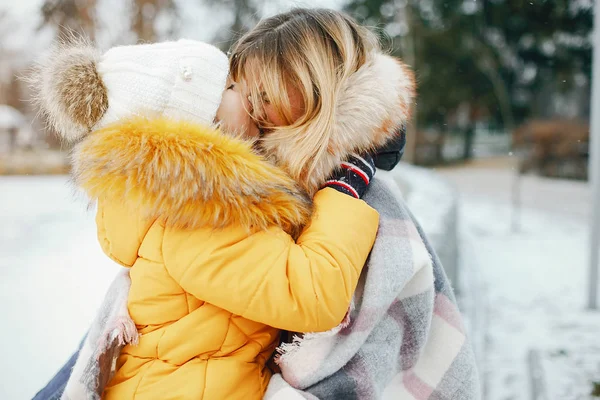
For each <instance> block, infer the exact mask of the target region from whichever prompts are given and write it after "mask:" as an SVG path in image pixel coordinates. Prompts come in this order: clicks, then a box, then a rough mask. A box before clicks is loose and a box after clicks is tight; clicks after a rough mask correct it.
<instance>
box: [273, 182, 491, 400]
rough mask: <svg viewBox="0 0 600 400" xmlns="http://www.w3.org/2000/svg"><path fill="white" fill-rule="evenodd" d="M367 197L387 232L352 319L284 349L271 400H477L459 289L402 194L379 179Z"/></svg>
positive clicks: (363, 282) (361, 287)
mask: <svg viewBox="0 0 600 400" xmlns="http://www.w3.org/2000/svg"><path fill="white" fill-rule="evenodd" d="M394 191H397V192H396V193H394ZM363 199H364V200H365V201H366V202H367V203H368V204H369V205H371V206H372V207H373V208H375V209H376V210H377V211H378V212H379V214H380V225H379V232H378V234H377V239H376V241H375V245H374V247H373V250H372V252H371V255H370V258H369V261H368V263H367V265H366V266H365V269H364V270H363V273H362V275H361V279H360V281H359V284H358V287H357V290H356V292H355V295H354V303H353V307H352V308H351V310H350V312H349V318H348V319H347V320H346V321H345V322H344V323H342V325H340V326H339V327H337V328H335V329H333V330H332V331H329V332H325V333H308V334H304V335H303V336H302V337H298V336H297V337H295V338H294V340H293V341H292V343H286V344H283V345H282V346H281V347H280V348H279V353H280V355H279V356H278V357H277V358H276V362H277V363H278V365H279V367H280V369H281V374H280V375H279V374H277V375H275V376H274V377H273V378H272V379H271V382H270V384H269V387H268V390H267V393H266V395H265V399H266V400H288V399H295V398H297V399H321V400H325V399H332V400H333V399H365V400H366V399H407V400H408V399H411V400H412V399H415V400H425V399H432V400H433V399H436V400H438V399H439V400H471V399H479V397H480V395H479V382H478V376H477V370H476V366H475V358H474V355H473V353H472V350H471V347H470V344H469V342H468V340H467V337H466V335H465V328H464V326H463V324H462V318H461V315H460V312H459V310H458V307H457V305H456V300H455V298H454V294H453V292H452V288H451V287H450V284H449V282H448V279H447V277H446V275H445V273H444V270H443V268H442V266H441V264H440V262H439V259H438V258H437V256H436V255H435V252H434V250H433V249H432V248H431V247H430V246H429V243H428V241H427V239H426V237H425V235H424V233H423V231H422V230H421V228H420V226H419V225H418V223H417V222H416V220H415V219H414V217H413V216H412V215H411V213H410V212H409V210H408V209H407V208H406V207H405V205H404V204H403V203H402V201H401V194H400V193H399V189H398V188H397V186H396V184H395V183H393V182H385V181H384V180H381V179H374V180H373V182H372V183H371V185H370V188H369V190H368V191H367V193H366V194H365V196H364V198H363Z"/></svg>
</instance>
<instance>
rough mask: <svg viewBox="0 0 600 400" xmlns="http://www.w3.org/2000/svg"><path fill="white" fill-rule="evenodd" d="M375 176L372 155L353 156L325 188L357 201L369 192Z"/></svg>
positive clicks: (337, 171)
mask: <svg viewBox="0 0 600 400" xmlns="http://www.w3.org/2000/svg"><path fill="white" fill-rule="evenodd" d="M374 175H375V162H374V161H373V157H372V156H371V155H370V154H363V155H360V156H359V155H351V156H350V157H349V158H348V160H347V161H345V162H343V163H342V165H341V168H339V169H338V170H336V171H335V172H334V173H333V174H332V176H331V178H330V179H329V180H328V181H327V182H325V184H324V185H323V187H324V188H325V187H330V188H332V189H335V190H337V191H340V192H342V193H345V194H347V195H349V196H352V197H355V198H357V199H360V198H362V196H363V195H364V194H365V192H366V191H367V188H368V187H369V183H371V179H373V176H374Z"/></svg>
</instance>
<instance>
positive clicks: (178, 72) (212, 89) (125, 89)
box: [34, 39, 229, 140]
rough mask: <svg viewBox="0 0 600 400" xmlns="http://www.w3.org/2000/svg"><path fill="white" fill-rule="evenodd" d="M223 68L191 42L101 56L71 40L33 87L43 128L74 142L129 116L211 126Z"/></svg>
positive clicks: (209, 50)
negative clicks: (50, 127) (44, 116)
mask: <svg viewBox="0 0 600 400" xmlns="http://www.w3.org/2000/svg"><path fill="white" fill-rule="evenodd" d="M228 68H229V63H228V60H227V56H226V55H225V54H224V53H223V52H222V51H221V50H219V49H217V48H216V47H214V46H211V45H209V44H207V43H203V42H197V41H193V40H184V39H182V40H178V41H176V42H164V43H156V44H141V45H133V46H120V47H114V48H112V49H110V50H108V51H107V52H106V53H105V54H101V53H100V52H99V51H98V50H97V49H95V48H93V47H91V46H90V45H89V44H88V43H82V42H79V43H76V44H74V45H68V46H65V45H62V46H59V47H57V48H56V49H54V50H53V51H52V54H51V56H50V57H48V58H47V59H46V61H42V62H40V63H39V68H38V73H37V74H36V78H35V79H34V81H35V82H36V83H35V84H36V85H39V86H38V87H37V88H36V90H39V91H40V96H39V102H40V104H41V106H42V110H43V111H44V112H45V114H47V116H48V117H49V121H50V123H51V124H52V125H53V126H54V128H55V129H56V130H57V131H58V133H59V134H60V135H61V136H62V137H64V138H65V139H67V140H76V139H79V138H80V137H82V136H84V135H86V134H87V133H88V132H90V131H92V130H95V129H98V128H102V127H105V126H106V125H108V124H111V123H113V122H116V121H119V120H122V119H126V118H131V117H135V116H143V117H148V118H155V117H167V118H173V119H176V120H185V121H190V122H196V123H201V124H207V125H211V124H213V122H214V119H215V116H216V113H217V109H218V108H219V104H220V102H221V97H222V94H223V90H224V89H225V84H226V80H227V75H228Z"/></svg>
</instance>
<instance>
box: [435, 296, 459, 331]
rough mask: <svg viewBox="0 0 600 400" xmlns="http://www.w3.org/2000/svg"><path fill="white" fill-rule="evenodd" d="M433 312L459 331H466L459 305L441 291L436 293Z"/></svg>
mask: <svg viewBox="0 0 600 400" xmlns="http://www.w3.org/2000/svg"><path fill="white" fill-rule="evenodd" d="M433 312H434V313H435V314H436V315H437V316H439V317H440V318H442V319H443V320H444V321H446V322H447V323H448V324H450V325H452V326H453V327H454V328H456V329H457V330H458V331H459V332H461V333H464V332H465V330H464V327H463V324H462V318H461V316H460V312H459V311H458V307H456V305H455V304H454V303H453V302H452V301H451V300H450V299H449V298H448V297H447V296H445V295H443V294H441V293H437V294H436V296H435V305H434V308H433Z"/></svg>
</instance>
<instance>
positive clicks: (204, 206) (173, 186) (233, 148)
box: [73, 118, 312, 234]
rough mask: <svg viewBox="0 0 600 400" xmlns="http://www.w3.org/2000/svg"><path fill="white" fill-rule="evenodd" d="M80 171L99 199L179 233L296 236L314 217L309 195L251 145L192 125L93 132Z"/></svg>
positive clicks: (79, 180) (130, 124) (126, 125)
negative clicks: (269, 231) (206, 230)
mask: <svg viewBox="0 0 600 400" xmlns="http://www.w3.org/2000/svg"><path fill="white" fill-rule="evenodd" d="M73 172H74V178H75V182H76V184H77V185H78V186H80V187H82V188H83V189H84V190H85V191H86V192H87V194H88V195H89V196H90V197H91V198H92V199H98V198H108V199H110V200H113V201H120V202H125V203H126V204H128V205H129V206H131V207H132V209H134V210H140V211H142V212H143V213H144V214H145V216H147V217H149V218H158V219H161V220H164V223H165V224H167V225H169V226H174V227H178V228H192V229H193V228H199V227H203V226H204V227H205V226H210V227H216V228H219V227H224V226H227V225H238V226H239V225H241V226H244V227H247V228H249V229H264V228H267V227H269V226H273V225H276V226H280V227H282V228H283V229H284V230H286V231H287V232H289V233H292V234H295V233H297V232H298V231H299V229H301V227H302V226H303V225H304V224H305V223H306V222H307V221H308V220H309V218H310V214H311V211H312V203H311V201H310V198H309V197H308V196H307V195H306V194H305V192H303V191H301V190H300V189H299V188H298V186H297V185H296V183H295V182H294V181H293V180H292V179H291V178H290V177H289V176H288V175H286V174H285V173H284V172H283V171H282V170H280V169H279V168H276V167H275V166H273V165H272V164H270V163H268V162H267V161H265V160H264V159H262V158H261V157H260V156H258V155H256V154H255V153H253V151H252V148H251V145H250V144H249V143H247V142H244V141H242V140H238V139H234V138H231V137H227V136H224V135H223V134H221V132H219V131H218V130H214V129H212V128H209V127H204V126H199V125H195V124H189V123H185V122H176V121H171V120H166V119H155V120H148V119H141V118H138V119H134V120H130V121H125V122H120V123H117V124H115V125H112V126H108V127H106V128H104V129H101V130H99V131H96V132H93V133H92V134H90V135H89V136H88V137H86V138H85V139H84V140H83V141H82V142H81V143H79V144H78V145H77V146H76V147H75V149H74V153H73Z"/></svg>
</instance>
